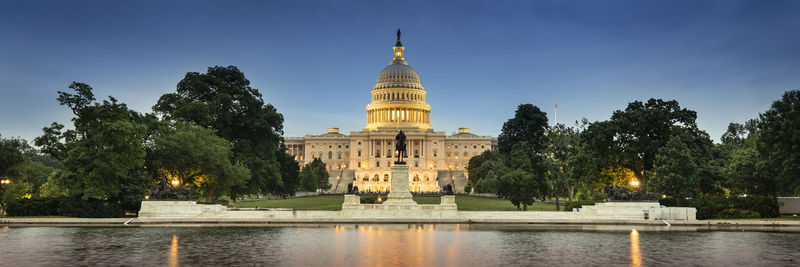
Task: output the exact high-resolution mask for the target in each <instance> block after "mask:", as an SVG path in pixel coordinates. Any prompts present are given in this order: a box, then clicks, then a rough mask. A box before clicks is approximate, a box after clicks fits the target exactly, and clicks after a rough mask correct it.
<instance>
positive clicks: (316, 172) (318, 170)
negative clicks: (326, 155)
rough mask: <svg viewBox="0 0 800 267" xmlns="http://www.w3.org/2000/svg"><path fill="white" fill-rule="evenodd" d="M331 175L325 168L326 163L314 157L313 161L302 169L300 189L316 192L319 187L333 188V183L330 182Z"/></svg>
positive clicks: (324, 188) (323, 188)
mask: <svg viewBox="0 0 800 267" xmlns="http://www.w3.org/2000/svg"><path fill="white" fill-rule="evenodd" d="M329 176H330V175H329V174H328V171H327V170H325V163H323V162H322V160H320V159H319V158H314V160H313V161H311V163H309V164H306V166H304V167H303V170H302V171H300V175H299V180H300V184H299V187H300V190H302V191H308V192H314V191H317V189H322V190H328V189H331V184H330V183H329V182H328V177H329Z"/></svg>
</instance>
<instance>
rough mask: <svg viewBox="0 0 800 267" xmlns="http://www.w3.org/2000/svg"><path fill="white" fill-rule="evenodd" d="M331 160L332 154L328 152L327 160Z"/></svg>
mask: <svg viewBox="0 0 800 267" xmlns="http://www.w3.org/2000/svg"><path fill="white" fill-rule="evenodd" d="M332 158H333V152H330V151H328V159H332Z"/></svg>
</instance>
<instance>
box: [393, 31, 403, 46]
mask: <svg viewBox="0 0 800 267" xmlns="http://www.w3.org/2000/svg"><path fill="white" fill-rule="evenodd" d="M394 46H403V43H400V29H399V28H398V29H397V43H395V44H394Z"/></svg>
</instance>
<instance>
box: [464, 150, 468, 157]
mask: <svg viewBox="0 0 800 267" xmlns="http://www.w3.org/2000/svg"><path fill="white" fill-rule="evenodd" d="M464 159H467V151H464Z"/></svg>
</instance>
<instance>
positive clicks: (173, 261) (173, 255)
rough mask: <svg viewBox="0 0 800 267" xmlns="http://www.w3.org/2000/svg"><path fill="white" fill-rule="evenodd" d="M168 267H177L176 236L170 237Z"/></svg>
mask: <svg viewBox="0 0 800 267" xmlns="http://www.w3.org/2000/svg"><path fill="white" fill-rule="evenodd" d="M169 266H170V267H176V266H178V235H176V234H173V235H172V245H171V246H170V247H169Z"/></svg>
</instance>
